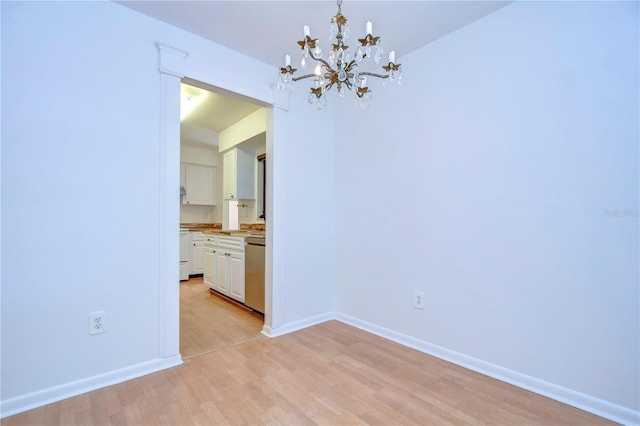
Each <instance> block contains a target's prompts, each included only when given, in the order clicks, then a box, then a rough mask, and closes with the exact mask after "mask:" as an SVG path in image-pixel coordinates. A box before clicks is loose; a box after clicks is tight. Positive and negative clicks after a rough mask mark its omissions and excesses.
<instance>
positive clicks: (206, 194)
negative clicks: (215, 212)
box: [181, 163, 216, 206]
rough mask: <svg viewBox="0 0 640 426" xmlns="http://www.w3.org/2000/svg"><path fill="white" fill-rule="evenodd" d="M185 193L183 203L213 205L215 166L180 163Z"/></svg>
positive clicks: (214, 202)
mask: <svg viewBox="0 0 640 426" xmlns="http://www.w3.org/2000/svg"><path fill="white" fill-rule="evenodd" d="M181 168H182V170H181V171H182V172H183V173H184V175H183V176H184V181H183V186H184V189H185V194H184V197H183V199H182V203H183V204H192V205H200V206H215V204H216V168H215V167H213V166H205V165H201V164H191V163H182V167H181Z"/></svg>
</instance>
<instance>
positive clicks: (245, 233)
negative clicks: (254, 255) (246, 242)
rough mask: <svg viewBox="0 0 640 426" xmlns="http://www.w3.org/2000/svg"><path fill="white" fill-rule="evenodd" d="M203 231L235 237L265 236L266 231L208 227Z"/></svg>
mask: <svg viewBox="0 0 640 426" xmlns="http://www.w3.org/2000/svg"><path fill="white" fill-rule="evenodd" d="M203 232H204V233H205V234H208V235H231V236H233V237H257V238H265V231H259V230H254V229H207V230H205V231H203Z"/></svg>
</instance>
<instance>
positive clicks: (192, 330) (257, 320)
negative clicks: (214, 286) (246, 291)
mask: <svg viewBox="0 0 640 426" xmlns="http://www.w3.org/2000/svg"><path fill="white" fill-rule="evenodd" d="M263 324H264V321H263V319H262V317H261V316H260V315H258V314H254V313H251V312H249V311H248V310H247V309H244V308H240V307H238V306H236V305H234V304H233V303H230V302H228V301H226V300H224V299H222V298H220V297H219V296H214V295H212V294H210V293H209V287H207V286H206V285H205V284H204V283H203V279H202V278H201V277H200V278H192V279H190V280H188V281H182V282H181V283H180V354H182V357H183V358H189V357H192V356H195V355H200V354H203V353H206V352H211V351H215V350H218V349H220V348H224V347H227V346H232V345H237V344H238V343H243V342H247V341H249V340H253V339H259V338H265V337H264V336H262V335H261V334H260V330H262V326H263Z"/></svg>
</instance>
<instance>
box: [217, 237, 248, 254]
mask: <svg viewBox="0 0 640 426" xmlns="http://www.w3.org/2000/svg"><path fill="white" fill-rule="evenodd" d="M217 245H218V247H220V248H224V249H227V250H234V251H244V238H243V237H227V236H221V235H220V236H218V244H217Z"/></svg>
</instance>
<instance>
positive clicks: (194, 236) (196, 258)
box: [189, 231, 204, 275]
mask: <svg viewBox="0 0 640 426" xmlns="http://www.w3.org/2000/svg"><path fill="white" fill-rule="evenodd" d="M189 273H190V274H191V275H198V274H202V273H204V234H203V233H202V232H199V231H196V232H191V270H190V271H189Z"/></svg>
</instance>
